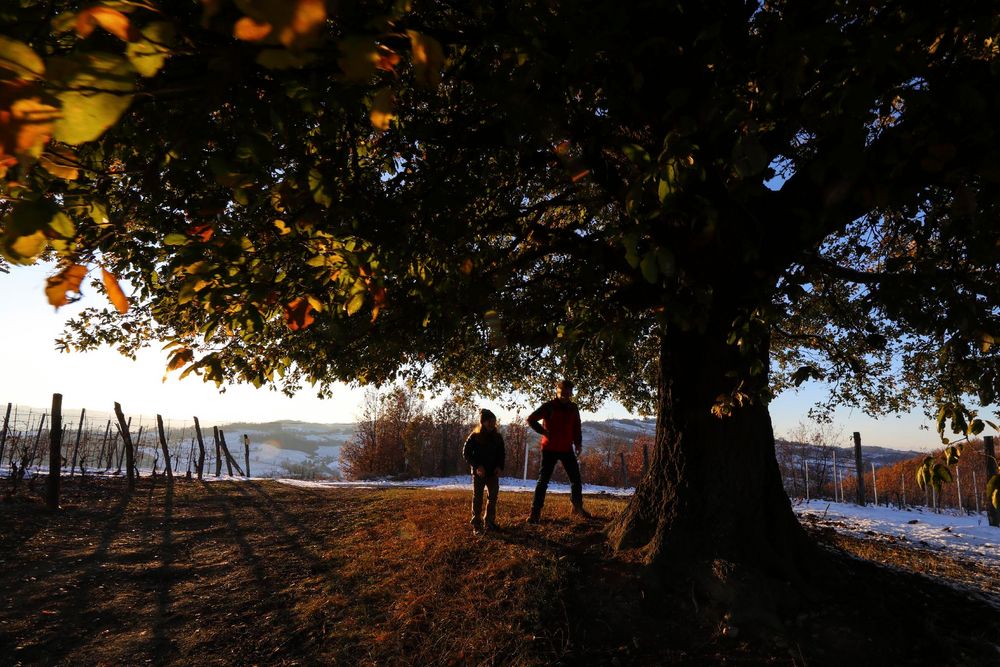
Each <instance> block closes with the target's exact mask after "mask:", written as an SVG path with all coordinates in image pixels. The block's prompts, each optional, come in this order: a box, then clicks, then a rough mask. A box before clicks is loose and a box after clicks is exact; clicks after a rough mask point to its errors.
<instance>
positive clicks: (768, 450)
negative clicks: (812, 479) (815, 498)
mask: <svg viewBox="0 0 1000 667" xmlns="http://www.w3.org/2000/svg"><path fill="white" fill-rule="evenodd" d="M719 319H720V320H721V319H722V318H719ZM730 322H732V318H731V317H730V318H729V319H728V321H727V322H726V326H715V327H713V326H712V325H711V324H710V325H709V326H708V327H707V328H706V333H700V332H678V331H670V332H668V333H667V334H665V335H664V336H663V338H662V341H661V350H660V369H659V375H660V377H659V396H658V414H657V425H656V441H655V446H654V448H653V451H652V457H651V461H650V465H649V471H648V474H646V475H645V476H644V477H643V479H642V480H641V481H640V483H639V484H638V486H637V488H636V492H635V494H634V495H633V497H632V499H631V501H630V503H629V505H628V506H627V508H626V509H625V511H624V512H623V513H622V514H621V515H620V516H619V517H617V518H616V519H615V521H614V522H613V523H612V524H611V526H610V528H609V537H610V540H611V543H612V545H613V546H614V547H615V548H617V549H638V550H640V553H641V555H642V556H643V558H644V561H645V562H646V563H647V564H649V565H651V566H652V567H650V568H649V570H650V571H651V572H652V573H653V574H654V575H655V574H656V573H657V572H658V573H659V574H660V575H661V576H660V579H662V580H663V583H664V585H671V584H677V585H683V586H694V587H695V588H698V589H699V590H700V591H701V592H702V593H703V594H707V596H708V597H710V598H714V599H715V600H716V601H718V602H721V603H722V604H723V605H724V606H726V607H727V608H729V609H732V608H733V607H734V605H736V604H737V603H736V600H735V598H741V599H742V602H743V604H745V605H749V606H755V605H757V606H759V605H760V604H761V601H760V596H761V589H762V588H764V589H766V590H765V592H766V594H767V595H769V596H771V598H772V599H774V596H775V595H776V593H775V587H774V586H773V584H774V583H775V582H784V583H785V584H790V586H785V588H787V589H789V590H791V589H797V590H798V591H803V590H804V589H805V587H804V585H803V582H804V579H805V575H806V573H807V572H808V570H809V565H810V564H809V561H810V559H811V558H813V556H814V555H815V553H816V550H815V549H814V548H813V546H812V542H811V540H809V539H808V537H807V536H806V534H805V531H804V530H803V529H802V527H801V526H800V524H799V522H798V520H797V519H796V517H795V515H794V513H793V512H792V508H791V503H790V501H789V499H788V496H787V495H786V493H785V491H784V488H783V486H782V483H781V476H780V473H779V470H778V463H777V460H776V458H775V451H774V433H773V431H772V428H771V419H770V415H769V413H768V410H767V406H766V404H764V403H762V402H761V401H760V400H759V399H758V398H757V397H753V399H752V401H750V402H747V401H744V403H743V405H739V404H735V405H733V406H732V412H731V414H730V415H729V416H724V417H718V416H715V415H714V414H713V413H712V406H713V404H715V403H716V402H717V400H718V398H719V397H720V396H722V395H725V394H727V393H729V394H731V393H732V391H733V389H734V385H733V382H734V380H733V379H732V378H731V377H729V376H727V372H728V371H730V370H733V369H734V368H737V367H739V366H740V365H741V364H743V365H746V364H750V363H753V362H752V360H748V358H747V357H746V356H744V355H741V354H740V353H739V351H738V350H737V348H736V347H735V346H733V345H730V344H727V342H726V340H725V336H726V335H727V332H728V331H729V328H730V327H729V326H728V324H729V323H730ZM717 324H718V323H717ZM760 338H761V340H759V341H758V342H757V343H756V345H755V346H754V348H755V350H756V351H755V352H754V353H753V356H755V357H756V358H757V360H758V361H760V362H761V363H762V366H759V367H758V368H759V369H760V372H759V373H758V374H757V376H755V379H754V380H753V381H752V382H750V383H748V384H746V385H744V386H743V387H742V389H743V390H745V391H747V393H749V394H751V395H752V394H753V392H754V391H755V390H759V389H760V388H762V387H766V386H767V368H768V359H767V357H768V353H767V345H768V341H767V337H766V335H762V336H760ZM737 570H741V571H742V572H743V573H744V574H743V575H739V574H737V573H736V571H737ZM668 574H669V577H667V576H666V575H668ZM738 581H739V582H742V584H737V582H738ZM684 582H686V583H684ZM765 582H766V583H765ZM748 589H749V590H748ZM692 595H693V593H692ZM794 595H795V593H794V592H793V596H794ZM755 598H756V599H755Z"/></svg>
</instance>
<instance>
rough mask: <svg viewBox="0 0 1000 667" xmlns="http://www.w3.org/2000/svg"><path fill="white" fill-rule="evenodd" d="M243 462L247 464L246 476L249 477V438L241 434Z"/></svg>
mask: <svg viewBox="0 0 1000 667" xmlns="http://www.w3.org/2000/svg"><path fill="white" fill-rule="evenodd" d="M243 460H244V461H246V463H247V474H246V476H247V477H249V476H250V436H249V435H247V434H246V433H244V434H243Z"/></svg>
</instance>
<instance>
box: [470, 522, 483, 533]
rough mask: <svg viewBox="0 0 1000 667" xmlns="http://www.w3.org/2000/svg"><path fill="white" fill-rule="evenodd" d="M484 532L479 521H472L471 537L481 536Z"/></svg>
mask: <svg viewBox="0 0 1000 667" xmlns="http://www.w3.org/2000/svg"><path fill="white" fill-rule="evenodd" d="M485 532H486V529H485V528H484V527H483V524H482V523H480V522H479V521H474V522H473V523H472V534H473V535H482V534H483V533H485Z"/></svg>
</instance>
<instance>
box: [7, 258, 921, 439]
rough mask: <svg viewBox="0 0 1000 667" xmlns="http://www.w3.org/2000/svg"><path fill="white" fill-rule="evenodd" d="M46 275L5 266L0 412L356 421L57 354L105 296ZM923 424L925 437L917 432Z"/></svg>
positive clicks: (255, 394)
mask: <svg viewBox="0 0 1000 667" xmlns="http://www.w3.org/2000/svg"><path fill="white" fill-rule="evenodd" d="M51 272H52V269H51V267H48V266H43V265H38V266H30V267H11V272H10V274H7V275H4V274H0V350H2V351H3V352H2V354H3V362H2V366H0V369H2V370H0V405H2V404H6V403H8V402H12V403H15V404H18V405H24V406H33V407H38V408H44V407H46V406H49V405H51V401H52V394H53V393H55V392H59V393H62V394H63V406H64V408H65V409H67V410H76V409H79V408H86V409H87V410H88V412H93V411H110V410H111V409H112V408H113V405H114V402H115V401H117V402H119V403H121V404H122V407H123V409H124V411H125V412H126V413H127V414H142V415H155V414H157V413H159V414H162V415H163V416H164V418H165V419H173V420H188V419H190V417H192V416H195V415H197V416H198V417H199V419H201V420H202V421H204V422H206V423H209V424H212V423H223V422H231V421H248V422H267V421H277V420H284V419H292V420H298V421H308V422H320V423H338V422H352V421H355V419H356V418H357V416H358V415H359V414H360V405H361V399H362V396H363V394H364V390H362V389H359V388H356V387H349V386H346V385H341V386H338V387H337V388H336V389H335V390H334V392H333V397H332V398H331V399H327V400H321V399H319V398H317V397H316V391H315V390H312V389H310V388H309V387H308V386H307V387H306V388H304V389H303V390H302V391H300V392H299V393H298V394H297V395H296V396H294V397H292V398H289V397H287V396H285V395H284V394H281V393H279V392H275V391H270V390H268V389H267V388H262V389H255V388H254V387H253V386H250V385H233V386H229V387H227V388H226V392H225V393H224V394H220V393H219V390H218V389H217V388H216V386H215V384H214V383H205V382H202V381H201V380H200V379H199V378H197V377H195V376H193V375H192V376H189V377H187V378H185V379H184V380H182V381H179V380H177V379H176V376H177V373H176V372H175V373H173V374H171V375H169V376H168V377H167V379H166V381H163V376H164V368H165V366H166V361H167V355H166V353H165V352H163V351H162V350H161V349H160V346H159V345H153V346H151V347H150V348H147V349H145V350H143V351H142V352H141V353H140V354H139V355H138V358H137V359H136V360H135V361H132V360H131V359H128V358H126V357H123V356H122V355H120V354H118V353H117V352H116V351H114V350H113V349H108V348H105V349H101V350H96V351H93V352H86V353H81V352H71V353H60V352H58V351H57V350H56V349H55V344H54V342H53V341H54V340H55V338H56V337H57V336H59V334H60V332H61V331H62V326H63V323H64V322H65V321H66V320H67V319H68V318H70V317H72V316H73V315H75V314H76V313H78V312H79V311H80V310H82V309H83V308H85V307H88V306H93V307H98V308H101V307H104V306H105V305H106V304H105V303H104V297H103V296H102V295H100V294H97V293H96V292H95V291H94V290H93V289H88V288H87V282H89V279H88V281H85V283H84V288H83V289H84V297H83V299H81V300H80V301H79V302H77V303H74V304H70V305H68V306H64V307H63V308H61V309H59V310H58V311H56V310H55V309H54V308H53V307H52V306H50V305H49V304H48V301H46V298H45V293H44V289H45V278H46V276H47V275H48V274H49V273H51ZM821 396H822V389H821V388H820V387H818V386H816V385H811V386H810V385H808V384H806V385H804V386H803V388H802V389H800V390H799V391H797V392H789V393H786V394H783V395H781V396H779V397H778V398H777V399H776V400H775V401H774V402H773V403H772V404H771V417H772V420H773V423H774V432H775V435H776V436H778V437H787V436H789V435H791V434H792V432H793V431H795V430H796V429H797V427H798V426H799V424H805V425H806V426H807V427H808V426H810V422H809V420H808V416H807V412H808V410H809V407H810V406H811V405H812V404H813V403H815V402H816V401H817V400H818V399H819V398H820V397H821ZM483 407H490V408H491V409H493V410H494V411H495V412H497V413H498V415H499V416H500V419H501V421H506V420H509V419H510V418H512V417H513V415H511V414H509V413H507V412H506V411H505V410H503V409H502V408H500V407H499V406H495V405H484V406H483ZM637 416H638V415H630V414H629V413H628V412H627V411H626V410H625V409H624V408H623V407H622V406H620V405H617V404H614V403H611V404H607V405H605V406H603V407H602V408H600V409H599V410H598V411H596V412H590V413H584V415H583V418H584V419H586V420H603V419H616V418H627V417H637ZM921 425H926V426H930V427H931V428H930V430H924V429H921V428H920V427H921ZM833 430H834V432H842V436H841V438H842V442H836V443H833V444H837V445H842V446H844V445H848V444H850V443H851V434H852V433H853V432H854V431H858V432H860V433H861V435H862V441H863V443H864V444H866V445H881V446H885V447H893V448H898V449H915V450H919V451H928V450H930V449H932V448H935V447H940V444H939V441H938V438H937V434H936V433H935V432H934V430H933V425H932V423H931V422H929V421H928V420H926V419H925V418H924V417H923V415H921V414H907V415H897V416H889V417H885V418H882V419H879V420H874V419H870V418H867V417H865V416H864V415H863V414H861V413H860V412H858V411H850V410H846V409H842V410H839V411H838V412H837V413H836V414H835V418H834V429H833Z"/></svg>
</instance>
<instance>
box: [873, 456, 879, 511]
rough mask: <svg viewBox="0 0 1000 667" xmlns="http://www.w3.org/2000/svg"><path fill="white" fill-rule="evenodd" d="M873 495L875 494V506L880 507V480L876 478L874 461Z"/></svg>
mask: <svg viewBox="0 0 1000 667" xmlns="http://www.w3.org/2000/svg"><path fill="white" fill-rule="evenodd" d="M872 493H874V494H875V506H876V507H878V478H877V477H875V462H874V461H872Z"/></svg>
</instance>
